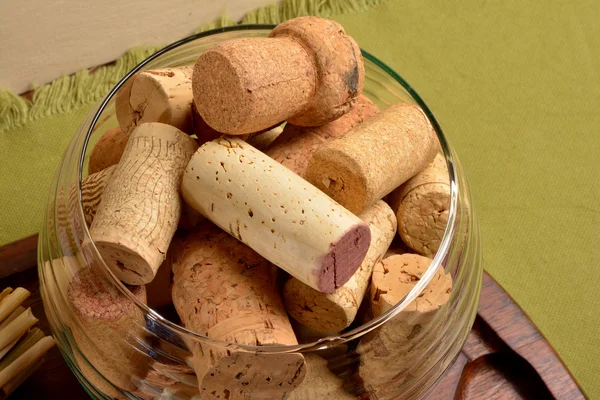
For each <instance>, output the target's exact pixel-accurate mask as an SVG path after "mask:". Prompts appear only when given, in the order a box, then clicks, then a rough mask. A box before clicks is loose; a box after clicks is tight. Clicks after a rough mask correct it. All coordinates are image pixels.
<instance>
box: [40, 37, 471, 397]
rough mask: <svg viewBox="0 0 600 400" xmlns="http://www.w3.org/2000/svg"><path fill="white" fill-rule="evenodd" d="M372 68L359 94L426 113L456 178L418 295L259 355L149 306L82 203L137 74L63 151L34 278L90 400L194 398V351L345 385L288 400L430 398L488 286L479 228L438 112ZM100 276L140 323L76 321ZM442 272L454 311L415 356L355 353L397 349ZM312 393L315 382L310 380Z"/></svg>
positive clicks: (419, 340) (198, 47) (167, 57)
mask: <svg viewBox="0 0 600 400" xmlns="http://www.w3.org/2000/svg"><path fill="white" fill-rule="evenodd" d="M271 28H272V27H269V26H246V27H236V28H228V29H219V30H215V31H211V32H205V33H202V34H199V35H195V36H192V37H189V38H186V39H184V40H182V41H180V42H177V43H174V44H173V45H171V46H168V47H167V48H165V49H163V50H162V51H160V52H159V53H157V54H155V55H154V56H152V57H150V58H149V59H147V60H146V61H144V62H143V63H141V64H140V65H139V66H138V67H137V68H136V70H134V71H132V73H134V72H136V71H138V70H144V69H152V68H163V67H175V66H183V65H191V64H193V63H194V62H195V60H196V59H197V58H198V56H199V55H200V54H201V53H202V52H204V51H206V49H208V48H210V47H211V46H214V45H216V44H218V43H220V42H222V41H225V40H230V39H235V38H242V37H264V36H266V35H268V33H269V30H270V29H271ZM364 59H365V69H366V79H365V85H364V92H363V93H364V94H365V95H367V96H368V97H369V98H370V99H371V100H373V101H374V102H375V103H376V104H377V105H378V106H380V107H381V108H384V107H386V106H387V105H389V104H393V103H398V102H411V103H418V104H419V105H420V106H421V107H422V108H423V109H424V111H425V113H426V115H427V116H428V118H429V119H430V120H431V122H432V124H433V125H434V127H435V128H436V130H437V134H438V136H439V138H440V142H441V144H442V149H443V151H444V153H445V156H446V159H447V163H448V168H449V171H450V179H451V207H450V213H449V223H448V227H447V229H446V232H445V236H444V238H443V240H442V244H441V246H440V249H439V251H438V253H437V255H436V256H435V259H434V261H433V263H432V264H431V266H430V267H429V269H428V271H427V272H426V273H425V275H424V276H423V278H422V279H421V280H420V282H419V284H417V285H416V286H415V287H414V288H413V290H412V291H411V292H410V293H409V294H408V295H407V296H406V297H405V298H404V300H403V301H401V302H400V303H399V304H398V305H397V306H396V307H395V308H392V309H391V310H390V311H388V312H387V313H385V314H383V315H382V316H380V317H379V318H377V319H375V320H372V321H370V322H367V323H366V324H364V325H362V326H359V327H357V328H355V329H353V330H351V331H349V332H345V333H343V334H340V335H339V336H335V337H327V338H325V339H322V340H321V341H319V342H313V343H306V344H302V345H299V346H297V347H263V348H257V347H251V346H240V345H234V344H227V343H221V342H218V341H214V340H211V339H209V338H206V337H202V336H200V335H196V334H194V333H192V332H189V331H187V330H186V329H185V328H183V327H181V326H178V325H176V324H173V323H171V322H169V321H167V320H166V319H163V318H162V317H161V316H160V315H158V314H157V313H156V312H155V311H153V310H151V309H149V308H148V307H146V306H145V305H144V304H143V303H141V302H140V301H139V300H137V298H136V297H135V296H133V294H132V293H131V291H130V290H129V289H128V288H127V287H125V286H124V285H123V284H122V283H121V282H119V281H118V280H117V279H115V278H114V276H113V275H112V274H111V273H110V272H109V270H108V269H107V268H106V266H105V265H104V263H103V261H102V259H101V257H100V256H99V254H98V252H97V251H96V249H95V247H94V246H93V244H92V242H91V240H90V236H89V231H88V229H87V226H86V224H85V220H84V216H83V210H82V204H81V200H80V199H81V192H80V181H81V179H82V177H85V176H86V173H87V172H86V171H87V166H86V164H87V158H88V157H89V153H90V151H91V148H92V147H93V145H92V144H93V143H95V142H96V141H97V140H98V138H99V137H100V136H101V135H102V133H103V132H104V131H105V130H106V129H108V128H110V127H114V126H116V117H115V112H114V106H113V102H114V94H115V93H116V90H117V89H118V88H119V87H120V85H122V84H123V82H124V81H126V79H127V78H128V77H129V76H131V74H129V75H128V77H126V78H125V79H124V80H123V81H121V82H120V83H119V84H118V85H117V86H116V87H115V88H114V89H113V90H112V91H111V92H110V93H109V95H108V96H107V98H106V99H105V100H104V101H103V102H101V103H99V104H98V105H97V106H96V107H95V108H94V110H93V111H92V112H91V113H90V114H89V116H88V117H87V119H86V120H85V121H84V122H83V124H82V125H81V127H80V128H79V130H78V131H77V133H76V135H75V136H74V138H73V140H72V142H71V144H70V146H69V148H68V149H67V151H66V152H65V154H64V156H63V159H62V161H61V163H60V166H59V167H58V170H57V172H56V176H55V179H54V182H53V184H52V188H51V192H50V196H49V202H48V207H47V210H46V214H45V218H44V224H43V229H42V231H41V235H40V242H39V243H40V244H39V267H38V268H39V276H40V285H41V292H42V297H43V301H44V306H45V310H46V314H47V317H48V319H49V321H50V325H51V328H52V331H53V334H54V336H55V337H56V339H57V342H58V346H59V348H60V350H61V352H62V354H63V356H64V358H65V360H66V361H67V363H68V364H69V366H70V368H71V369H72V371H73V373H74V374H75V375H76V377H77V378H78V379H79V381H80V382H81V384H82V385H83V386H84V387H85V389H86V390H87V391H88V393H89V394H90V395H91V396H92V397H93V398H98V399H105V398H132V399H135V398H161V397H160V396H161V395H163V397H162V398H181V399H188V398H192V397H193V396H194V394H195V390H197V380H196V378H195V376H194V375H193V370H191V369H190V368H189V367H188V363H189V360H190V359H191V354H190V350H189V349H190V348H192V346H193V345H194V344H198V343H199V344H201V345H203V346H208V347H211V346H212V347H213V348H214V349H225V348H227V350H228V351H230V352H235V351H241V352H254V353H257V354H258V353H261V357H274V358H276V357H280V356H281V354H282V353H290V352H297V353H302V354H304V355H306V360H307V362H309V363H310V362H313V361H314V360H315V358H314V355H317V356H320V357H322V358H319V360H322V359H326V360H328V361H329V366H330V367H331V366H334V365H337V369H335V368H333V370H334V371H335V372H336V373H338V375H339V377H340V378H341V379H340V380H336V382H338V383H339V385H337V386H336V385H331V386H327V385H321V386H320V387H319V389H318V390H320V392H319V393H318V394H314V392H305V394H303V395H302V396H303V397H294V396H298V393H302V391H300V392H297V393H296V394H294V392H292V394H290V396H289V398H307V399H310V398H320V399H337V398H340V393H344V392H343V390H346V391H348V392H350V393H352V395H351V396H350V397H348V398H356V396H358V395H360V394H361V393H363V394H364V392H365V391H368V392H370V393H371V394H375V395H376V397H374V398H378V399H380V400H391V399H416V398H420V397H422V396H424V395H426V394H427V393H430V392H431V391H432V390H434V388H435V385H436V383H439V381H440V379H441V377H442V376H443V374H444V372H445V371H446V370H447V369H448V367H449V366H450V365H451V364H452V363H453V361H454V360H455V358H456V356H457V355H458V354H459V352H460V349H461V347H462V345H463V343H464V341H465V339H466V337H467V334H468V332H469V330H470V328H471V326H472V323H473V320H474V318H475V314H476V309H477V305H478V301H479V294H480V289H481V275H482V266H481V258H480V238H479V230H478V226H477V218H476V216H475V214H474V210H473V207H472V205H471V204H470V201H469V190H468V187H467V182H466V180H465V176H464V172H463V170H462V167H461V165H460V163H459V161H458V159H457V157H456V154H455V153H454V151H453V150H452V148H451V147H450V146H449V145H448V143H447V141H446V139H445V137H444V135H443V133H442V131H441V129H440V128H439V126H438V124H437V122H436V121H435V119H434V117H433V115H432V114H431V112H430V110H429V109H428V108H427V106H426V105H425V104H424V103H423V101H422V100H421V99H420V98H419V97H418V95H417V94H416V93H415V92H414V91H413V90H412V89H411V88H410V86H409V85H408V84H407V83H406V82H405V81H404V80H403V79H402V78H401V77H400V76H398V75H397V74H396V73H394V72H393V71H392V70H391V69H389V68H388V67H387V66H385V65H384V64H383V63H382V62H381V61H379V60H378V59H376V58H375V57H373V56H371V55H369V54H368V53H366V52H365V53H364ZM374 151H375V152H376V149H374ZM92 266H95V270H97V271H101V275H102V278H101V279H102V283H101V285H102V290H104V291H105V292H108V293H112V294H113V295H114V296H119V297H120V298H123V299H125V305H123V304H122V305H121V307H124V308H127V309H128V312H129V313H134V314H135V318H134V319H133V320H129V321H127V322H123V323H122V324H120V325H118V326H113V325H110V326H104V325H94V324H90V323H89V321H86V320H82V318H81V315H79V314H77V313H76V312H75V311H74V306H73V302H72V300H70V298H69V284H70V283H71V282H73V280H74V279H78V280H80V279H85V275H81V276H83V278H81V277H80V272H81V270H85V269H89V268H92ZM438 268H444V269H445V271H446V272H447V273H449V274H451V276H452V278H453V286H452V291H451V294H450V298H449V301H448V302H447V303H446V304H445V305H444V306H443V307H442V308H441V309H440V310H439V311H438V312H437V313H436V314H435V316H434V317H433V320H432V321H431V322H430V323H428V324H427V325H426V326H425V327H423V329H421V330H420V331H419V332H415V335H416V337H415V338H414V340H412V341H411V345H410V346H408V348H407V347H406V346H403V345H401V344H398V348H394V346H395V345H394V341H393V339H392V341H391V342H389V341H388V342H387V345H386V349H385V352H387V356H382V355H381V354H382V353H381V352H380V350H382V349H378V348H377V344H376V343H378V342H377V340H375V341H373V340H371V343H375V345H373V344H371V345H370V346H367V348H368V350H364V349H363V350H362V353H361V352H360V351H357V347H358V348H359V350H360V345H359V343H360V342H361V341H368V340H369V338H371V339H372V338H374V337H377V336H378V335H384V336H385V337H388V338H390V337H392V338H393V336H394V335H393V333H394V332H395V331H396V330H397V329H399V328H397V326H398V324H401V323H402V313H401V312H402V310H403V309H404V308H405V307H406V306H407V305H408V304H409V303H410V302H411V301H413V300H414V299H415V298H416V297H417V296H418V295H419V293H420V292H421V291H422V289H423V288H424V287H425V286H426V285H427V283H428V282H429V281H430V280H431V279H432V278H433V276H434V274H435V273H436V271H437V269H438ZM84 283H85V282H84ZM87 283H88V284H89V285H91V286H94V285H96V286H97V285H98V283H97V282H87ZM365 352H372V353H373V354H378V355H377V356H376V357H374V360H375V362H370V363H365V362H364V358H366V357H367V358H368V357H369V354H364V353H365ZM309 353H310V354H309ZM132 358H136V360H137V361H136V365H141V368H136V369H135V370H133V371H132V370H130V369H128V368H127V367H126V365H129V364H130V362H131V359H132ZM361 363H362V365H361ZM358 371H360V374H359V373H358ZM359 376H360V378H359ZM364 376H377V377H378V378H377V379H375V380H374V381H368V380H365V379H363V378H362V377H364ZM342 379H345V383H342V382H344V381H343V380H342ZM176 381H178V382H180V384H179V385H174V386H171V387H174V388H175V389H172V390H171V389H170V390H171V392H170V393H171V394H170V396H171V397H165V394H163V393H162V389H163V387H164V386H165V385H167V384H172V383H173V382H176ZM305 384H306V385H314V384H315V383H314V382H308V381H306V382H305ZM317 385H318V384H317ZM339 386H343V387H344V389H342V392H338V390H340V387H339ZM301 388H302V387H301ZM301 388H300V389H301ZM300 389H298V390H300ZM165 393H166V392H165ZM306 393H308V394H306ZM310 393H313V394H310ZM195 398H196V399H202V396H197V397H195Z"/></svg>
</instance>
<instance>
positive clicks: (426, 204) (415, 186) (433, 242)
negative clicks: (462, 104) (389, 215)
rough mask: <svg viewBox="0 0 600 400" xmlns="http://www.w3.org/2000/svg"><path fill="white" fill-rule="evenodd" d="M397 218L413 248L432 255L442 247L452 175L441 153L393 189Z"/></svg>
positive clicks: (402, 231)
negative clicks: (449, 173) (450, 175)
mask: <svg viewBox="0 0 600 400" xmlns="http://www.w3.org/2000/svg"><path fill="white" fill-rule="evenodd" d="M389 202H390V205H391V206H392V209H394V210H395V212H396V216H397V218H398V234H399V235H400V237H401V238H402V240H403V241H404V243H406V244H407V245H408V246H409V247H410V248H411V249H413V250H414V251H416V252H418V253H419V254H422V255H424V256H426V257H433V256H434V255H435V253H436V252H437V250H438V248H439V247H440V243H441V241H442V237H443V236H444V231H445V230H446V225H447V224H448V211H449V209H450V177H449V176H448V168H447V167H446V160H445V158H444V156H443V155H442V154H438V155H437V156H436V157H435V159H434V160H433V162H432V163H431V164H429V165H428V166H427V168H425V169H424V170H423V171H421V172H419V173H418V174H417V175H415V176H413V177H412V178H410V179H409V180H408V181H406V183H404V184H403V185H402V186H400V187H399V188H398V189H396V190H394V191H393V192H392V193H391V194H390V198H389Z"/></svg>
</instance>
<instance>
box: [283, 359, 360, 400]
mask: <svg viewBox="0 0 600 400" xmlns="http://www.w3.org/2000/svg"><path fill="white" fill-rule="evenodd" d="M305 358H306V377H305V378H304V381H303V382H302V384H301V385H300V386H299V387H298V388H297V389H295V390H294V391H293V392H292V393H290V395H289V397H287V399H289V400H309V399H331V400H334V399H335V400H356V397H355V396H352V395H350V394H349V393H346V392H345V391H344V380H343V379H341V378H339V377H337V376H336V375H334V374H333V373H332V372H331V371H330V370H329V369H328V368H327V360H325V359H323V358H321V357H319V356H318V355H316V354H314V353H307V354H306V355H305Z"/></svg>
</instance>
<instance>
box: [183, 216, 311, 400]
mask: <svg viewBox="0 0 600 400" xmlns="http://www.w3.org/2000/svg"><path fill="white" fill-rule="evenodd" d="M173 273H174V279H173V282H174V283H173V303H174V305H175V308H176V309H177V312H178V314H179V316H180V317H181V320H182V321H183V323H184V325H185V327H186V328H187V329H190V330H193V331H195V332H197V333H200V334H202V335H206V336H208V337H210V338H213V339H217V340H222V341H227V342H230V343H239V344H245V345H252V346H262V345H296V344H297V341H296V337H295V336H294V331H293V330H292V327H291V325H290V322H289V320H288V317H287V314H286V312H285V309H284V308H283V304H282V302H281V298H280V297H279V293H278V291H277V287H276V285H275V275H274V274H275V269H274V268H273V267H272V266H271V265H270V263H269V262H268V261H267V260H265V259H264V258H262V257H261V256H260V255H258V254H257V253H255V252H254V251H253V250H252V249H250V248H249V247H247V246H246V245H244V244H243V243H241V242H239V241H237V240H236V239H234V238H232V237H231V236H229V235H228V234H227V233H225V232H223V231H221V230H220V229H219V228H218V227H216V226H214V225H213V224H211V223H209V222H204V223H203V224H201V225H200V226H198V228H196V229H195V230H194V231H193V232H191V233H190V234H189V235H187V237H186V238H185V239H184V240H183V241H182V243H181V244H180V245H178V246H177V247H176V248H175V249H174V251H173ZM192 349H193V350H192V352H193V354H194V357H193V359H194V369H195V370H196V375H197V377H198V386H199V388H200V393H201V396H202V398H203V399H205V400H208V399H227V398H229V399H232V400H233V399H242V398H243V399H245V398H264V399H280V398H282V397H283V396H284V394H285V393H287V392H289V391H290V390H292V389H294V388H295V387H297V386H298V385H299V384H300V383H301V382H302V379H303V377H304V373H305V364H304V358H303V357H302V355H301V354H297V353H296V354H294V353H289V354H280V355H277V356H273V355H268V354H260V353H258V354H255V353H250V352H244V351H236V350H234V349H233V348H226V347H224V346H223V345H221V346H219V345H218V344H211V343H209V342H195V343H193V345H192Z"/></svg>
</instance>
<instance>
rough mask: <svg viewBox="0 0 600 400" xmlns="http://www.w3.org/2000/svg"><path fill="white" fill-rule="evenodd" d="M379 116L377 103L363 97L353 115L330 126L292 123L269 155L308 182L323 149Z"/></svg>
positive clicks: (341, 118) (353, 110) (331, 123)
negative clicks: (315, 155)
mask: <svg viewBox="0 0 600 400" xmlns="http://www.w3.org/2000/svg"><path fill="white" fill-rule="evenodd" d="M378 112H379V107H377V106H376V105H375V103H373V102H372V101H371V100H369V99H368V98H367V97H365V96H363V95H360V96H359V97H358V100H357V102H356V104H355V105H354V107H352V109H351V110H350V112H348V113H347V114H345V115H343V116H341V117H340V118H338V119H336V120H335V121H332V122H330V123H328V124H325V125H322V126H317V127H304V126H297V125H293V124H290V123H288V124H287V125H286V126H285V128H284V129H283V132H282V133H281V135H279V137H278V138H277V139H275V141H274V142H273V143H272V144H271V145H270V146H269V147H268V149H267V150H266V151H265V153H266V154H267V155H268V156H269V157H271V158H273V159H274V160H275V161H279V162H280V163H281V164H283V165H284V166H286V167H287V168H289V169H291V170H292V171H294V172H295V173H296V174H298V175H300V176H301V177H303V178H304V177H306V168H307V167H308V161H309V160H310V158H311V156H312V155H313V153H314V152H315V151H316V150H317V149H318V148H319V147H320V146H322V145H323V144H324V143H327V142H329V141H331V140H333V139H336V138H338V137H342V136H343V135H344V134H346V132H348V131H349V130H350V129H352V128H353V127H355V126H356V125H358V124H360V123H361V122H363V121H365V120H367V119H368V118H370V117H372V116H373V115H375V114H376V113H378Z"/></svg>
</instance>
